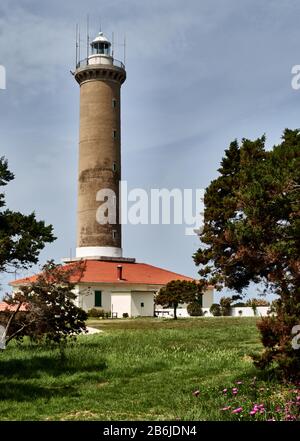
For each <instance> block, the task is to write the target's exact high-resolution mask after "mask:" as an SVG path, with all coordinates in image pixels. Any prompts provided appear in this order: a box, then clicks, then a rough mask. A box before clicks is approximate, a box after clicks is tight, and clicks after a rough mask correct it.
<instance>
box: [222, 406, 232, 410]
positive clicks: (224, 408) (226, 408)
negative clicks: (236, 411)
mask: <svg viewBox="0 0 300 441" xmlns="http://www.w3.org/2000/svg"><path fill="white" fill-rule="evenodd" d="M229 409H231V406H227V407H223V409H221V410H229Z"/></svg>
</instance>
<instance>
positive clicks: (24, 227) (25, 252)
mask: <svg viewBox="0 0 300 441" xmlns="http://www.w3.org/2000/svg"><path fill="white" fill-rule="evenodd" d="M13 179H14V175H13V173H11V172H10V171H9V169H8V164H7V160H6V159H5V158H3V157H2V158H0V187H5V186H6V185H7V184H8V183H9V182H10V181H12V180H13ZM5 206H6V203H5V195H4V193H2V192H0V271H9V269H10V268H11V269H12V268H14V269H16V268H20V267H22V268H28V267H30V266H31V265H32V264H35V263H37V261H38V256H39V253H40V251H41V250H42V249H43V248H44V247H45V244H46V243H50V242H53V241H54V240H55V237H54V236H53V227H52V226H51V225H45V222H43V221H38V220H37V219H36V216H35V214H34V213H31V214H29V215H24V214H22V213H19V212H15V211H11V210H9V209H7V208H5Z"/></svg>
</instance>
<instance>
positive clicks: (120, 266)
mask: <svg viewBox="0 0 300 441" xmlns="http://www.w3.org/2000/svg"><path fill="white" fill-rule="evenodd" d="M117 271H118V280H123V267H122V265H118V266H117Z"/></svg>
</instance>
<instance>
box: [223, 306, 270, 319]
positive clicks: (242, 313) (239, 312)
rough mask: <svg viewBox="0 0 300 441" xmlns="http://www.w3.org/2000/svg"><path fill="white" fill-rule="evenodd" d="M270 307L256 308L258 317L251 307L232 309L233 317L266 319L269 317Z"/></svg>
mask: <svg viewBox="0 0 300 441" xmlns="http://www.w3.org/2000/svg"><path fill="white" fill-rule="evenodd" d="M269 309H270V307H269V306H258V307H257V308H256V315H255V314H254V311H253V309H252V308H251V306H242V307H232V308H231V316H232V317H260V316H261V317H265V316H267V315H268V311H269Z"/></svg>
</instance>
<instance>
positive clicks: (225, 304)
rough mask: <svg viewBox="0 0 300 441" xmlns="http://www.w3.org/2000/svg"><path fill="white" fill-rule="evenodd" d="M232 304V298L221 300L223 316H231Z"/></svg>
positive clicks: (222, 298)
mask: <svg viewBox="0 0 300 441" xmlns="http://www.w3.org/2000/svg"><path fill="white" fill-rule="evenodd" d="M231 303H232V298H231V297H221V298H220V307H221V314H222V315H224V316H228V315H230V310H231Z"/></svg>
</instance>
